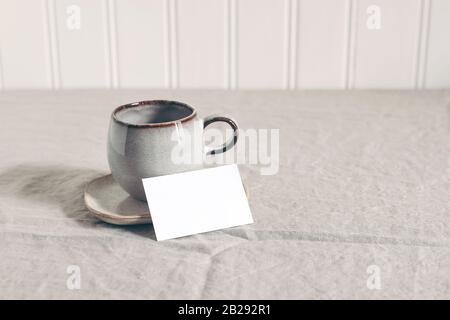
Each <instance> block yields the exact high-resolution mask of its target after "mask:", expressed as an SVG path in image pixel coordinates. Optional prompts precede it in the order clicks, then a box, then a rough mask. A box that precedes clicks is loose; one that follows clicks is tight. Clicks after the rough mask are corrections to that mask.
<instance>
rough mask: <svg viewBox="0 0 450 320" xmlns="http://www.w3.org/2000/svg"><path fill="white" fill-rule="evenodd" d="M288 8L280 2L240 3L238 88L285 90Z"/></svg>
mask: <svg viewBox="0 0 450 320" xmlns="http://www.w3.org/2000/svg"><path fill="white" fill-rule="evenodd" d="M285 5H286V2H285V1H280V0H244V1H238V5H237V8H236V9H237V13H236V14H237V48H236V50H237V68H238V70H237V86H238V88H244V89H247V88H251V89H256V88H259V89H264V88H275V89H282V88H283V87H284V85H283V84H284V83H285V81H284V77H285V73H284V72H283V66H284V64H285V59H286V54H285V51H286V50H287V46H286V43H285V37H284V32H286V28H285V19H286V11H285ZM232 14H234V13H232Z"/></svg>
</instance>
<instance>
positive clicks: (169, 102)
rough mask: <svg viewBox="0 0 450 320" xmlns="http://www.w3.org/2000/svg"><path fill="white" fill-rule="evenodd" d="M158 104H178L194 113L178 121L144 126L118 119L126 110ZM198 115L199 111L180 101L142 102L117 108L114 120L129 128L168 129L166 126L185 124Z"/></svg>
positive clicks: (113, 114) (145, 124)
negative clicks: (178, 123) (118, 115)
mask: <svg viewBox="0 0 450 320" xmlns="http://www.w3.org/2000/svg"><path fill="white" fill-rule="evenodd" d="M157 104H159V105H160V104H177V105H179V106H182V107H186V108H188V109H190V110H191V111H192V112H191V114H189V115H188V116H186V117H183V118H180V119H177V120H172V121H166V122H155V123H143V124H138V123H131V122H126V121H123V120H120V119H119V118H118V117H117V114H118V113H119V112H121V111H123V110H125V109H132V108H135V107H139V106H144V105H149V106H151V105H157ZM196 114H197V111H196V110H195V108H194V107H191V106H190V105H188V104H186V103H183V102H179V101H175V100H142V101H137V102H131V103H127V104H124V105H121V106H119V107H117V108H116V109H114V111H113V113H112V118H113V119H114V121H116V122H118V123H120V124H123V125H125V126H129V127H137V128H154V127H166V126H170V125H174V124H176V123H177V122H185V121H188V120H190V119H192V118H194V117H195V116H196Z"/></svg>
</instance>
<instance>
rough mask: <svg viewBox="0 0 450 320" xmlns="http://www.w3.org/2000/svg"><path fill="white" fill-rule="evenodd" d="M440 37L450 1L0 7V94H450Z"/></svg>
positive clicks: (18, 0) (26, 2)
mask: <svg viewBox="0 0 450 320" xmlns="http://www.w3.org/2000/svg"><path fill="white" fill-rule="evenodd" d="M371 6H378V7H379V9H380V10H381V29H379V30H370V29H369V28H368V26H367V20H368V18H369V16H370V14H371V13H370V12H367V10H368V8H369V7H371ZM73 7H76V8H79V9H80V14H81V16H80V19H81V21H80V22H81V25H80V26H81V28H80V29H79V30H78V29H75V30H71V29H70V28H69V26H68V20H69V19H70V17H71V15H73V14H74V12H73V11H72V12H70V10H69V9H70V8H73ZM68 10H69V11H68ZM449 34H450V0H95V1H92V0H33V1H30V0H0V90H9V89H22V88H23V89H27V88H32V89H65V88H68V89H71V88H122V87H123V88H170V89H176V88H223V89H324V88H333V89H334V88H342V89H344V88H346V89H353V88H356V89H363V88H364V89H366V88H367V89H372V88H389V89H395V88H417V89H422V88H450V42H449V41H448V35H449Z"/></svg>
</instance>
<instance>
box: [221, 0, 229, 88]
mask: <svg viewBox="0 0 450 320" xmlns="http://www.w3.org/2000/svg"><path fill="white" fill-rule="evenodd" d="M230 1H231V0H224V2H223V4H224V6H223V7H224V19H223V21H224V28H223V31H224V37H223V39H224V51H225V52H224V66H223V68H224V73H223V75H224V80H223V83H224V89H228V90H229V89H230V88H231V4H230Z"/></svg>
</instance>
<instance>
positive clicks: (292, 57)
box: [289, 0, 299, 89]
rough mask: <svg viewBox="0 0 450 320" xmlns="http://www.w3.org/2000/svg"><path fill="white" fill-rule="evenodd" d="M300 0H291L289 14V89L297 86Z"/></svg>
mask: <svg viewBox="0 0 450 320" xmlns="http://www.w3.org/2000/svg"><path fill="white" fill-rule="evenodd" d="M298 1H299V0H291V5H290V11H291V12H290V16H289V29H290V31H289V36H290V38H289V89H295V88H296V87H297V30H298V23H297V22H298Z"/></svg>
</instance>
